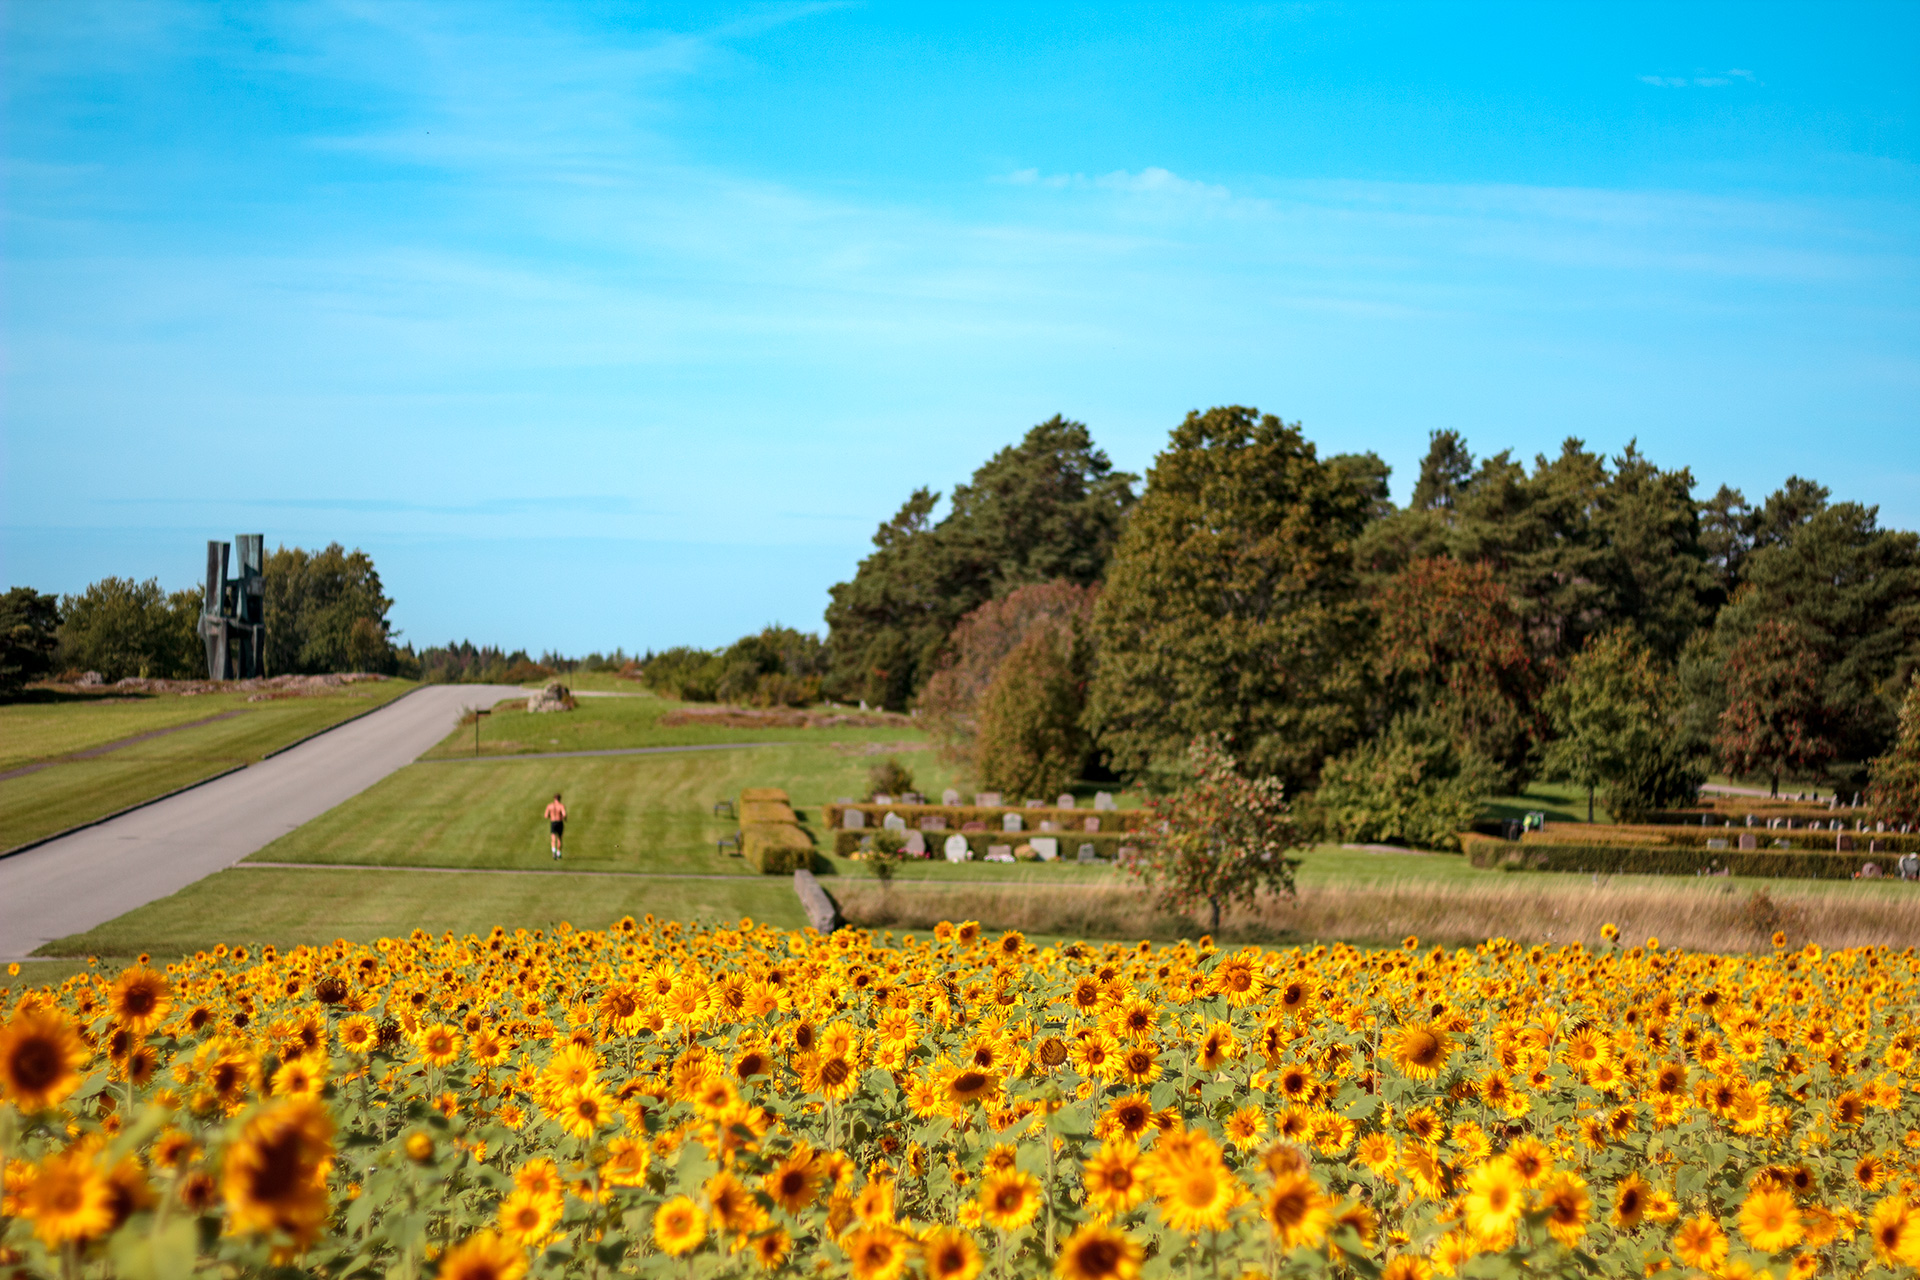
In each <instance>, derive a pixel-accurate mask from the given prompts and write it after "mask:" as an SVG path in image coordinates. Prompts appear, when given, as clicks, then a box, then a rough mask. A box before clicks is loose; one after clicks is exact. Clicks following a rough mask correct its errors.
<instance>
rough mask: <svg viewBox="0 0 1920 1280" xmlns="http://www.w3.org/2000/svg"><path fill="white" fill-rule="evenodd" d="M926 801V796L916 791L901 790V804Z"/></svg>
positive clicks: (923, 802)
mask: <svg viewBox="0 0 1920 1280" xmlns="http://www.w3.org/2000/svg"><path fill="white" fill-rule="evenodd" d="M926 802H927V798H926V797H925V796H923V795H921V794H920V793H919V792H918V791H907V792H903V793H901V796H900V803H901V804H925V803H926Z"/></svg>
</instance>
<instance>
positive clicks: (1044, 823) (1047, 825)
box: [1040, 818, 1060, 831]
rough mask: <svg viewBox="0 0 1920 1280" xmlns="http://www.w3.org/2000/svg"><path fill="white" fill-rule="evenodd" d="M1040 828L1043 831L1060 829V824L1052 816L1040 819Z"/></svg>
mask: <svg viewBox="0 0 1920 1280" xmlns="http://www.w3.org/2000/svg"><path fill="white" fill-rule="evenodd" d="M1040 829H1041V830H1042V831H1058V830H1059V829H1060V824H1059V823H1057V822H1055V821H1054V820H1053V819H1052V818H1042V819H1040Z"/></svg>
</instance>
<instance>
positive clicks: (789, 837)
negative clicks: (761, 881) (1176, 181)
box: [740, 822, 813, 876]
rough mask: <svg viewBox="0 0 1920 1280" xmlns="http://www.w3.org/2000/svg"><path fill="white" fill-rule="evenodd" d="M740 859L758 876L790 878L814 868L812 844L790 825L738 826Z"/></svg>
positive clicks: (748, 824)
mask: <svg viewBox="0 0 1920 1280" xmlns="http://www.w3.org/2000/svg"><path fill="white" fill-rule="evenodd" d="M740 856H741V857H743V858H745V859H746V860H747V865H748V866H750V867H752V868H753V869H754V870H755V871H758V872H759V873H760V874H761V875H765V876H780V875H791V874H792V873H793V872H795V871H801V870H805V869H806V868H808V867H811V866H812V865H813V841H811V840H809V839H808V838H807V833H806V832H804V831H802V830H801V829H800V828H799V827H797V826H795V825H793V824H792V823H790V822H746V823H742V824H741V826H740Z"/></svg>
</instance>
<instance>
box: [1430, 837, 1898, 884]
mask: <svg viewBox="0 0 1920 1280" xmlns="http://www.w3.org/2000/svg"><path fill="white" fill-rule="evenodd" d="M1461 843H1462V845H1463V846H1464V852H1465V853H1466V855H1467V858H1468V860H1469V861H1470V862H1472V864H1473V865H1474V866H1476V867H1484V868H1498V869H1500V870H1503V871H1577V872H1583V873H1596V874H1604V875H1652V876H1685V875H1694V876H1697V875H1715V874H1722V873H1724V874H1730V875H1736V876H1772V877H1778V878H1783V879H1786V878H1793V879H1806V880H1851V879H1852V878H1853V877H1854V874H1855V873H1856V872H1858V871H1859V870H1860V869H1861V868H1862V867H1864V866H1866V864H1867V863H1869V862H1874V863H1878V864H1879V865H1880V869H1881V871H1882V872H1886V873H1891V871H1892V866H1891V861H1890V857H1889V854H1888V853H1886V852H1885V851H1882V852H1880V853H1868V852H1865V851H1856V852H1853V853H1833V852H1831V851H1810V850H1799V849H1753V850H1746V851H1742V850H1739V849H1706V848H1692V847H1689V846H1685V845H1638V846H1636V845H1619V844H1616V845H1604V844H1586V845H1581V844H1542V843H1537V842H1527V843H1515V842H1513V841H1510V840H1499V839H1494V838H1492V837H1489V836H1483V835H1477V834H1468V835H1465V836H1462V837H1461Z"/></svg>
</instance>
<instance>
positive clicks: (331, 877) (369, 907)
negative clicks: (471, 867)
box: [43, 868, 806, 957]
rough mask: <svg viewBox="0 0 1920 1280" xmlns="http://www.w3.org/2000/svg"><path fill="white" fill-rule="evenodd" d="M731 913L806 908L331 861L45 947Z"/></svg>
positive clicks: (192, 890)
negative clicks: (354, 867) (346, 866)
mask: <svg viewBox="0 0 1920 1280" xmlns="http://www.w3.org/2000/svg"><path fill="white" fill-rule="evenodd" d="M648 912H652V913H653V914H654V915H656V916H659V917H661V918H663V919H674V920H692V919H703V920H737V919H739V918H740V917H742V916H751V917H752V918H753V919H755V920H765V921H767V922H769V923H772V924H777V925H781V926H784V927H787V928H796V929H797V928H803V927H805V925H806V917H805V915H804V913H802V912H801V910H800V905H799V901H798V899H796V898H795V897H794V893H793V885H792V884H791V882H790V881H788V880H786V879H785V878H774V877H766V878H753V879H715V880H669V879H659V878H651V877H644V876H585V875H567V874H562V875H482V874H464V875H447V874H441V873H436V872H431V871H348V870H333V869H330V868H314V869H312V870H297V871H295V870H281V869H278V868H251V869H239V870H233V871H223V872H220V873H219V874H217V875H211V876H208V877H207V878H206V879H204V880H201V881H198V882H197V883H195V884H192V885H189V886H188V887H187V888H185V889H182V890H181V891H180V892H179V893H176V894H174V895H173V896H172V897H168V898H162V899H160V900H159V901H157V902H150V903H148V904H147V905H146V906H144V907H141V908H139V909H138V910H135V911H129V912H128V913H127V914H126V915H123V916H120V917H118V918H116V919H114V920H110V921H108V922H107V923H106V924H103V925H101V926H99V927H98V928H96V929H91V930H89V931H88V932H86V933H82V934H76V935H74V936H73V937H70V938H62V939H60V940H58V941H57V942H54V943H52V944H50V945H49V946H47V947H45V948H43V952H44V953H45V954H49V955H68V956H74V955H80V956H85V955H114V956H131V955H137V954H139V953H141V952H143V951H144V952H150V953H152V954H153V955H155V956H160V957H167V956H178V955H183V954H190V953H192V952H194V951H197V950H200V949H202V948H205V947H210V946H212V945H213V944H214V943H216V942H229V943H233V942H248V943H267V942H271V943H274V944H275V945H278V946H283V947H284V946H292V945H295V944H299V943H322V942H331V941H333V940H334V939H335V938H346V939H347V940H348V941H352V942H365V941H370V940H372V939H374V938H381V937H391V936H395V935H402V934H407V933H411V932H412V931H413V930H415V929H425V930H426V931H428V932H429V933H433V934H439V933H441V932H444V931H445V930H448V929H451V930H453V932H454V933H456V934H464V933H485V932H486V931H487V930H488V929H491V928H492V927H493V926H494V925H496V924H504V925H507V926H509V927H525V928H544V927H546V926H549V925H552V924H554V923H556V922H558V921H561V920H567V921H570V922H572V923H573V924H575V925H578V926H581V927H590V928H604V927H605V926H607V925H609V924H611V923H612V922H613V921H615V920H618V919H619V918H620V917H621V916H624V915H629V914H630V915H633V916H635V917H636V918H637V917H641V916H644V915H646V914H647V913H648Z"/></svg>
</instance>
